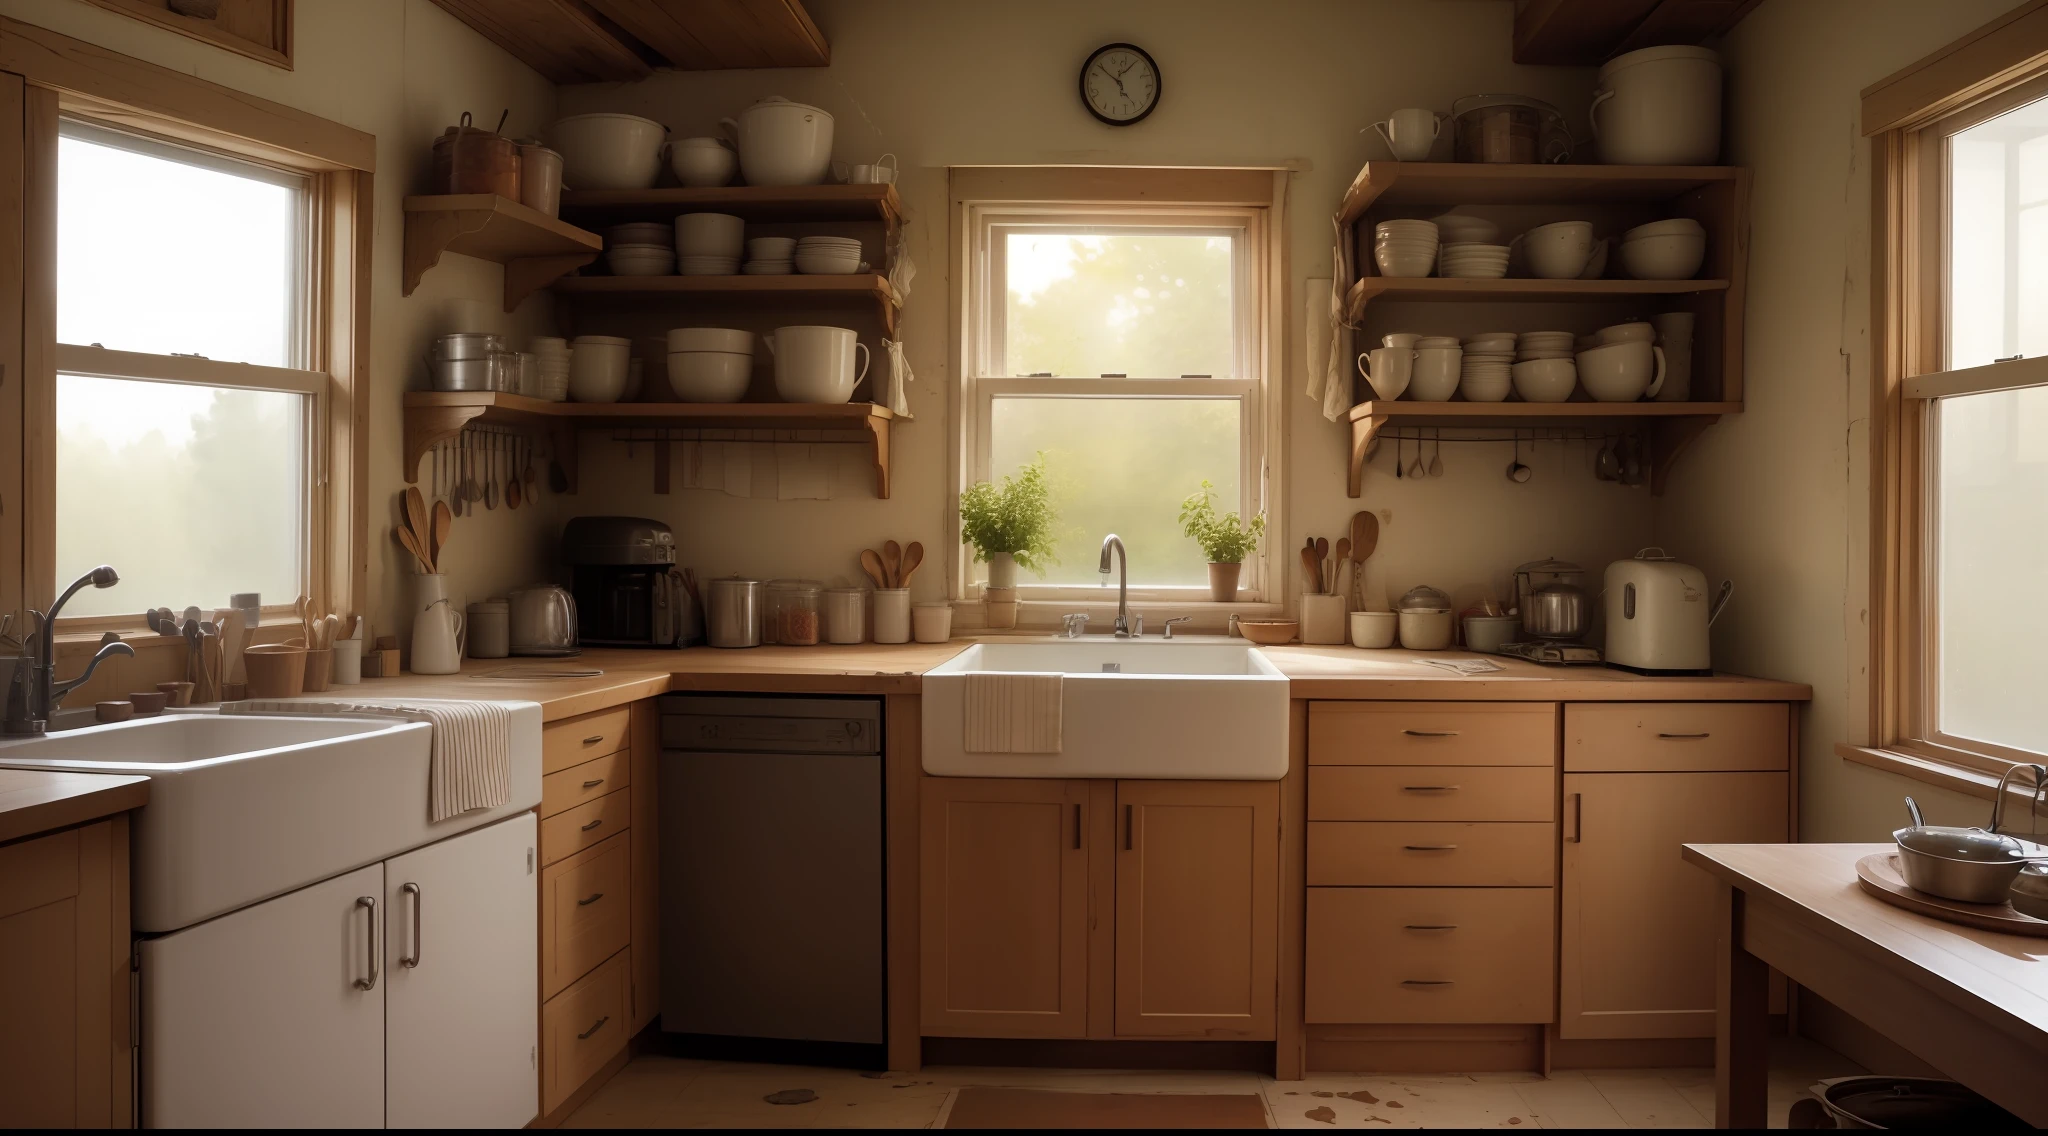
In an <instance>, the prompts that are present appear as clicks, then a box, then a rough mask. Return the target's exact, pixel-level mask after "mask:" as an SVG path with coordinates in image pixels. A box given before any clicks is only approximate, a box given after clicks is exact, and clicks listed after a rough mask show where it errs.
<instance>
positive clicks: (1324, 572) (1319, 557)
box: [1316, 536, 1336, 592]
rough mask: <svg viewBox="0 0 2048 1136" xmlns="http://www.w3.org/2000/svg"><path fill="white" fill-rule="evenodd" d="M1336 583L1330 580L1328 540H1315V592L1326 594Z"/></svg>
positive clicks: (1325, 538) (1319, 538) (1323, 538)
mask: <svg viewBox="0 0 2048 1136" xmlns="http://www.w3.org/2000/svg"><path fill="white" fill-rule="evenodd" d="M1335 584H1336V581H1335V580H1333V579H1331V578H1330V538H1329V537H1326V536H1319V537H1317V538H1316V590H1317V591H1319V592H1327V591H1329V590H1330V589H1331V587H1332V586H1334V585H1335Z"/></svg>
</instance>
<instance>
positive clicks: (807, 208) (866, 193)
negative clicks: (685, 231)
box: [562, 185, 903, 226]
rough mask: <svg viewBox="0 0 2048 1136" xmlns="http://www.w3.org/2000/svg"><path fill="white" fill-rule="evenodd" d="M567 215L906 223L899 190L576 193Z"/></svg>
mask: <svg viewBox="0 0 2048 1136" xmlns="http://www.w3.org/2000/svg"><path fill="white" fill-rule="evenodd" d="M562 212H563V213H565V214H567V215H569V216H571V217H574V218H576V219H577V220H579V221H590V222H592V223H595V224H599V225H606V224H617V223H618V222H620V221H654V220H663V219H666V218H669V217H674V216H676V215H677V214H679V213H730V214H732V215H733V216H735V217H741V218H744V219H746V220H748V221H880V222H882V223H883V224H885V225H890V226H895V225H898V224H901V223H902V220H903V200H902V199H901V198H900V197H898V196H897V195H896V187H895V186H893V185H722V186H717V187H714V188H709V189H681V188H675V187H671V188H668V189H571V190H565V191H563V193H562Z"/></svg>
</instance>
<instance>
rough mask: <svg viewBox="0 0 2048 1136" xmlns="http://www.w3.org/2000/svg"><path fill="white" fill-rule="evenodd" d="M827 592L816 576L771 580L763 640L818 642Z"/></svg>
mask: <svg viewBox="0 0 2048 1136" xmlns="http://www.w3.org/2000/svg"><path fill="white" fill-rule="evenodd" d="M824 594H825V586H824V585H823V584H820V583H818V582H817V581H816V580H770V581H768V588H767V595H768V604H767V610H766V611H765V612H764V613H763V617H764V618H763V621H762V627H761V641H762V642H764V643H773V644H776V645H778V646H783V647H815V646H817V645H818V632H819V624H820V622H821V621H822V617H821V615H820V612H819V607H820V604H821V601H822V599H823V598H824Z"/></svg>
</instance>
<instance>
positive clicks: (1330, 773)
mask: <svg viewBox="0 0 2048 1136" xmlns="http://www.w3.org/2000/svg"><path fill="white" fill-rule="evenodd" d="M1556 818H1557V775H1556V774H1555V773H1554V772H1552V771H1551V768H1550V767H1549V766H1547V765H1546V766H1543V767H1541V768H1538V767H1534V766H1529V767H1522V768H1481V767H1471V766H1466V767H1458V766H1436V765H1407V766H1404V765H1353V766H1318V767H1316V768H1314V769H1311V770H1309V771H1308V819H1310V820H1555V819H1556ZM543 841H545V833H543Z"/></svg>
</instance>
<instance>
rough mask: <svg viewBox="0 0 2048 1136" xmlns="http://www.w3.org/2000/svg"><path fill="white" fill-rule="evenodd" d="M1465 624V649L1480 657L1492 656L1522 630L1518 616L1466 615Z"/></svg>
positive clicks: (1520, 619)
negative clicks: (1480, 655) (1476, 653)
mask: <svg viewBox="0 0 2048 1136" xmlns="http://www.w3.org/2000/svg"><path fill="white" fill-rule="evenodd" d="M1464 624H1465V649H1466V650H1467V651H1477V652H1479V653H1480V654H1482V655H1492V654H1496V653H1498V652H1499V651H1500V649H1501V648H1502V647H1504V646H1506V645H1508V644H1509V643H1512V642H1514V641H1515V636H1516V635H1517V634H1519V633H1520V632H1521V630H1522V617H1521V616H1519V615H1468V616H1466V617H1465V619H1464Z"/></svg>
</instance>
